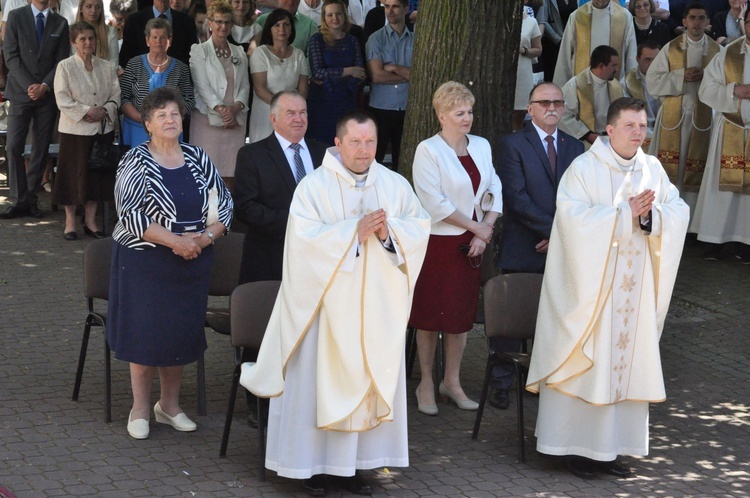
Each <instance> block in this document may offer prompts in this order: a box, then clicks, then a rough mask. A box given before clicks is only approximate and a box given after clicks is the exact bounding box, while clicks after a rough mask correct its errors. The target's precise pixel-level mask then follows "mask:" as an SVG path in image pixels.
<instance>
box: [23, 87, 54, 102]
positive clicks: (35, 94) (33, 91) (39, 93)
mask: <svg viewBox="0 0 750 498" xmlns="http://www.w3.org/2000/svg"><path fill="white" fill-rule="evenodd" d="M47 90H49V88H47V85H45V84H43V83H34V84H33V85H29V88H27V89H26V94H27V95H28V96H29V98H30V99H31V100H39V99H41V98H42V97H44V95H45V94H46V93H47Z"/></svg>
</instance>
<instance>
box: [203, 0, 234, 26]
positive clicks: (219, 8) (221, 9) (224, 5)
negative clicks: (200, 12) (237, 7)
mask: <svg viewBox="0 0 750 498" xmlns="http://www.w3.org/2000/svg"><path fill="white" fill-rule="evenodd" d="M216 14H219V15H230V16H232V22H234V9H233V8H232V6H231V5H229V3H228V2H225V1H224V0H218V1H214V2H213V3H211V5H209V7H208V10H207V11H206V17H207V18H208V19H209V20H211V21H213V19H214V16H215V15H216Z"/></svg>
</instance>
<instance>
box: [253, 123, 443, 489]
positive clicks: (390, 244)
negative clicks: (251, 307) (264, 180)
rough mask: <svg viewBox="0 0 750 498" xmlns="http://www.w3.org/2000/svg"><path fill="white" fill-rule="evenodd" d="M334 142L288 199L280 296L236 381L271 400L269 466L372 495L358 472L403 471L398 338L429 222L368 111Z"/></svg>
mask: <svg viewBox="0 0 750 498" xmlns="http://www.w3.org/2000/svg"><path fill="white" fill-rule="evenodd" d="M335 144H336V146H335V147H331V148H330V149H328V151H327V152H326V155H325V158H324V159H323V165H322V166H321V167H320V168H318V169H316V170H315V171H314V172H312V173H310V174H308V175H307V176H305V177H304V179H303V180H302V181H301V182H300V183H299V185H298V186H297V189H296V190H295V192H294V197H293V199H292V203H291V206H290V208H289V223H288V225H287V231H286V242H285V245H284V269H283V276H282V283H281V290H280V291H279V296H278V298H277V300H276V305H275V307H274V310H273V313H272V315H271V320H270V322H269V325H268V328H267V329H266V335H265V337H264V339H263V344H262V345H261V348H260V352H259V353H258V362H257V363H255V364H245V365H243V371H242V377H241V379H240V382H241V383H242V385H243V386H245V387H246V388H248V389H249V390H250V391H252V392H253V393H254V394H255V395H257V396H262V397H271V398H272V399H271V401H270V407H269V424H268V445H267V448H268V449H267V453H266V467H267V468H268V469H271V470H274V471H276V473H277V474H278V475H280V476H283V477H288V478H292V479H305V483H304V485H305V488H306V489H307V491H308V492H309V493H310V494H313V495H323V494H325V492H326V488H327V487H328V486H329V485H332V484H334V483H337V484H339V485H340V486H341V487H342V488H344V489H345V490H346V491H349V492H351V493H355V494H371V493H372V486H371V485H370V484H369V483H368V482H367V481H365V480H364V479H363V477H362V476H359V475H357V473H356V471H357V469H373V468H377V467H384V466H386V467H406V466H408V465H409V448H408V439H407V425H406V380H405V374H404V345H405V344H404V343H405V333H404V331H405V330H406V326H407V320H408V316H409V311H410V309H411V301H412V293H413V291H414V285H415V283H416V281H417V275H418V273H419V270H420V268H421V266H422V261H423V260H424V255H425V251H426V250H427V240H428V238H429V234H430V217H429V215H428V214H427V212H426V211H425V210H424V209H423V208H422V205H421V204H420V203H419V200H418V199H417V196H416V194H415V193H414V191H413V190H412V187H411V185H409V183H408V182H407V181H406V179H405V178H404V177H402V176H401V175H399V174H397V173H394V172H392V171H390V170H389V169H388V168H386V167H384V166H382V165H381V164H378V163H377V162H376V161H375V160H374V158H375V150H376V147H377V126H376V124H375V121H374V120H373V118H372V116H371V115H370V114H368V113H366V112H363V111H350V112H348V113H346V114H344V116H342V118H341V119H340V120H339V123H338V125H337V127H336V138H335ZM331 476H337V478H335V479H334V478H332V477H331Z"/></svg>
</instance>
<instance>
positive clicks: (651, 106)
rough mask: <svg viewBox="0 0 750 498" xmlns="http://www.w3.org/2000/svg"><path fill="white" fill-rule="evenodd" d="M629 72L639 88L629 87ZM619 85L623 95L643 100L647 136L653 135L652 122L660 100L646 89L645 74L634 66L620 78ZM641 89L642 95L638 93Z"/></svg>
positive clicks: (654, 119) (659, 105)
mask: <svg viewBox="0 0 750 498" xmlns="http://www.w3.org/2000/svg"><path fill="white" fill-rule="evenodd" d="M631 74H632V75H633V77H634V78H636V79H637V80H638V82H639V83H640V86H641V87H640V89H636V88H630V86H629V85H628V77H629V76H630V75H631ZM620 86H622V91H623V92H624V93H625V97H633V98H636V99H642V100H643V101H644V102H646V116H647V117H648V136H647V138H651V137H653V135H654V123H655V122H656V114H657V113H658V112H659V108H660V107H661V101H660V100H659V99H658V98H656V97H654V96H653V95H651V92H649V91H648V82H647V81H646V75H645V74H643V73H642V72H641V70H640V68H635V69H633V70H631V71H630V72H629V73H628V74H626V75H625V77H624V78H623V79H622V80H620ZM641 90H642V91H643V96H642V97H641V94H640V91H641Z"/></svg>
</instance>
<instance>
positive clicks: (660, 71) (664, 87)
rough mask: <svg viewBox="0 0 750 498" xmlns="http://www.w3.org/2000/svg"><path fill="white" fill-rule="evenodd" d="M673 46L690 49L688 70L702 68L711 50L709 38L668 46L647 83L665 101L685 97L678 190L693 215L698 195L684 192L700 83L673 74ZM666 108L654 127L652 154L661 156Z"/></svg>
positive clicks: (682, 71) (677, 72)
mask: <svg viewBox="0 0 750 498" xmlns="http://www.w3.org/2000/svg"><path fill="white" fill-rule="evenodd" d="M672 43H682V44H684V46H685V47H687V62H686V64H685V67H702V66H703V62H702V61H703V56H704V55H705V53H706V51H707V50H708V37H706V36H704V37H703V38H702V39H701V40H699V41H697V42H696V41H693V40H691V39H690V37H689V36H687V35H686V34H683V35H682V36H680V37H677V38H675V39H674V40H672V41H671V42H669V43H667V44H666V45H664V47H663V48H662V49H661V50H660V51H659V53H658V54H657V55H656V58H655V59H654V62H652V63H651V66H650V67H649V68H648V73H647V74H646V82H647V83H648V90H649V92H650V93H651V95H653V96H654V97H659V98H662V101H663V98H664V97H666V96H669V95H682V119H681V120H680V125H679V126H680V127H681V128H680V160H679V164H680V166H679V173H678V177H677V182H676V185H677V188H678V189H679V190H680V195H682V198H683V199H684V200H685V202H687V204H688V206H690V210H691V212H692V211H693V210H694V208H695V202H696V199H697V193H696V192H692V191H685V190H684V189H683V188H682V182H683V177H684V174H685V162H686V160H687V156H688V147H689V146H690V132H691V131H692V130H693V115H694V113H695V106H696V104H697V103H698V88H699V87H700V82H699V81H685V69H675V70H674V71H670V70H669V45H670V44H672ZM664 110H665V108H664V106H662V107H661V108H660V109H659V113H658V114H657V115H656V123H655V125H654V135H653V138H652V139H651V145H650V146H649V149H648V153H649V154H651V155H654V156H655V155H657V151H658V150H659V143H660V142H661V129H662V119H663V117H664Z"/></svg>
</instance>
